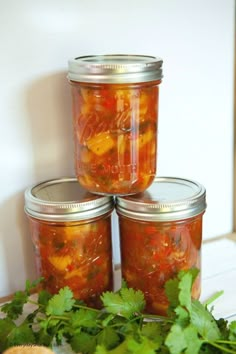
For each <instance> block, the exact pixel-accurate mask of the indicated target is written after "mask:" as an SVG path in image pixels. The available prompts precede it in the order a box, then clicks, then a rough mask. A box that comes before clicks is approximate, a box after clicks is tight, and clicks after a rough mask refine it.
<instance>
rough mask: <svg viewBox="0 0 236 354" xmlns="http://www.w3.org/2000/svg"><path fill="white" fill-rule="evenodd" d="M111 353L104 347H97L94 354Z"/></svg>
mask: <svg viewBox="0 0 236 354" xmlns="http://www.w3.org/2000/svg"><path fill="white" fill-rule="evenodd" d="M109 353H111V352H110V351H109V352H108V351H107V350H106V348H104V347H103V346H102V345H97V347H96V351H95V353H94V354H109Z"/></svg>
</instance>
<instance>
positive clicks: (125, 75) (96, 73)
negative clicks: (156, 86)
mask: <svg viewBox="0 0 236 354" xmlns="http://www.w3.org/2000/svg"><path fill="white" fill-rule="evenodd" d="M162 63H163V60H162V59H161V58H158V57H153V56H147V55H126V54H113V55H109V54H108V55H89V56H82V57H78V58H74V59H71V60H69V72H68V79H69V80H71V81H79V82H91V83H114V84H122V83H137V82H148V81H155V80H161V79H162Z"/></svg>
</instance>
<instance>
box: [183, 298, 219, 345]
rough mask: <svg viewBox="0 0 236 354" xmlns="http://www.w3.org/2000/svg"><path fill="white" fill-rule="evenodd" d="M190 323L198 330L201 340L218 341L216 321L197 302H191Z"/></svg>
mask: <svg viewBox="0 0 236 354" xmlns="http://www.w3.org/2000/svg"><path fill="white" fill-rule="evenodd" d="M190 317H191V323H192V324H193V325H194V326H195V328H196V329H197V330H198V332H199V334H200V335H201V336H202V338H203V339H206V340H208V341H216V340H218V339H220V336H221V335H220V331H219V328H218V326H217V323H216V320H215V319H214V317H213V316H212V314H211V313H210V312H209V311H208V310H207V308H206V307H205V306H204V305H202V304H201V303H200V301H198V300H193V301H192V310H191V314H190Z"/></svg>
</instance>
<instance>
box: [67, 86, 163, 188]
mask: <svg viewBox="0 0 236 354" xmlns="http://www.w3.org/2000/svg"><path fill="white" fill-rule="evenodd" d="M74 97H76V98H77V99H76V100H75V102H76V105H75V107H74V132H75V167H76V175H77V178H78V180H79V182H80V183H81V184H82V186H84V187H85V188H86V189H88V190H90V191H91V192H96V191H98V192H102V193H109V194H120V193H122V194H123V193H124V194H126V193H128V194H130V193H138V192H139V191H142V190H144V189H145V188H147V187H148V186H149V185H150V184H151V182H152V181H153V179H154V176H155V173H156V151H157V98H158V87H157V85H150V86H146V85H144V86H143V87H142V86H141V85H138V86H136V87H133V86H132V87H130V88H125V87H122V86H120V87H117V86H114V85H107V86H103V85H101V87H91V88H89V87H88V86H83V87H79V88H76V87H74Z"/></svg>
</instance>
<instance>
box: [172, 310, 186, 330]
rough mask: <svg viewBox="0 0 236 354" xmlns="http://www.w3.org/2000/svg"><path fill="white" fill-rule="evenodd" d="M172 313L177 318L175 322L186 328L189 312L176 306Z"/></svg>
mask: <svg viewBox="0 0 236 354" xmlns="http://www.w3.org/2000/svg"><path fill="white" fill-rule="evenodd" d="M174 312H175V313H176V316H177V318H176V320H175V322H176V323H178V324H179V325H181V326H182V327H185V326H187V324H188V323H189V312H188V311H187V310H186V309H185V308H184V307H182V306H177V307H176V308H175V309H174Z"/></svg>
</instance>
